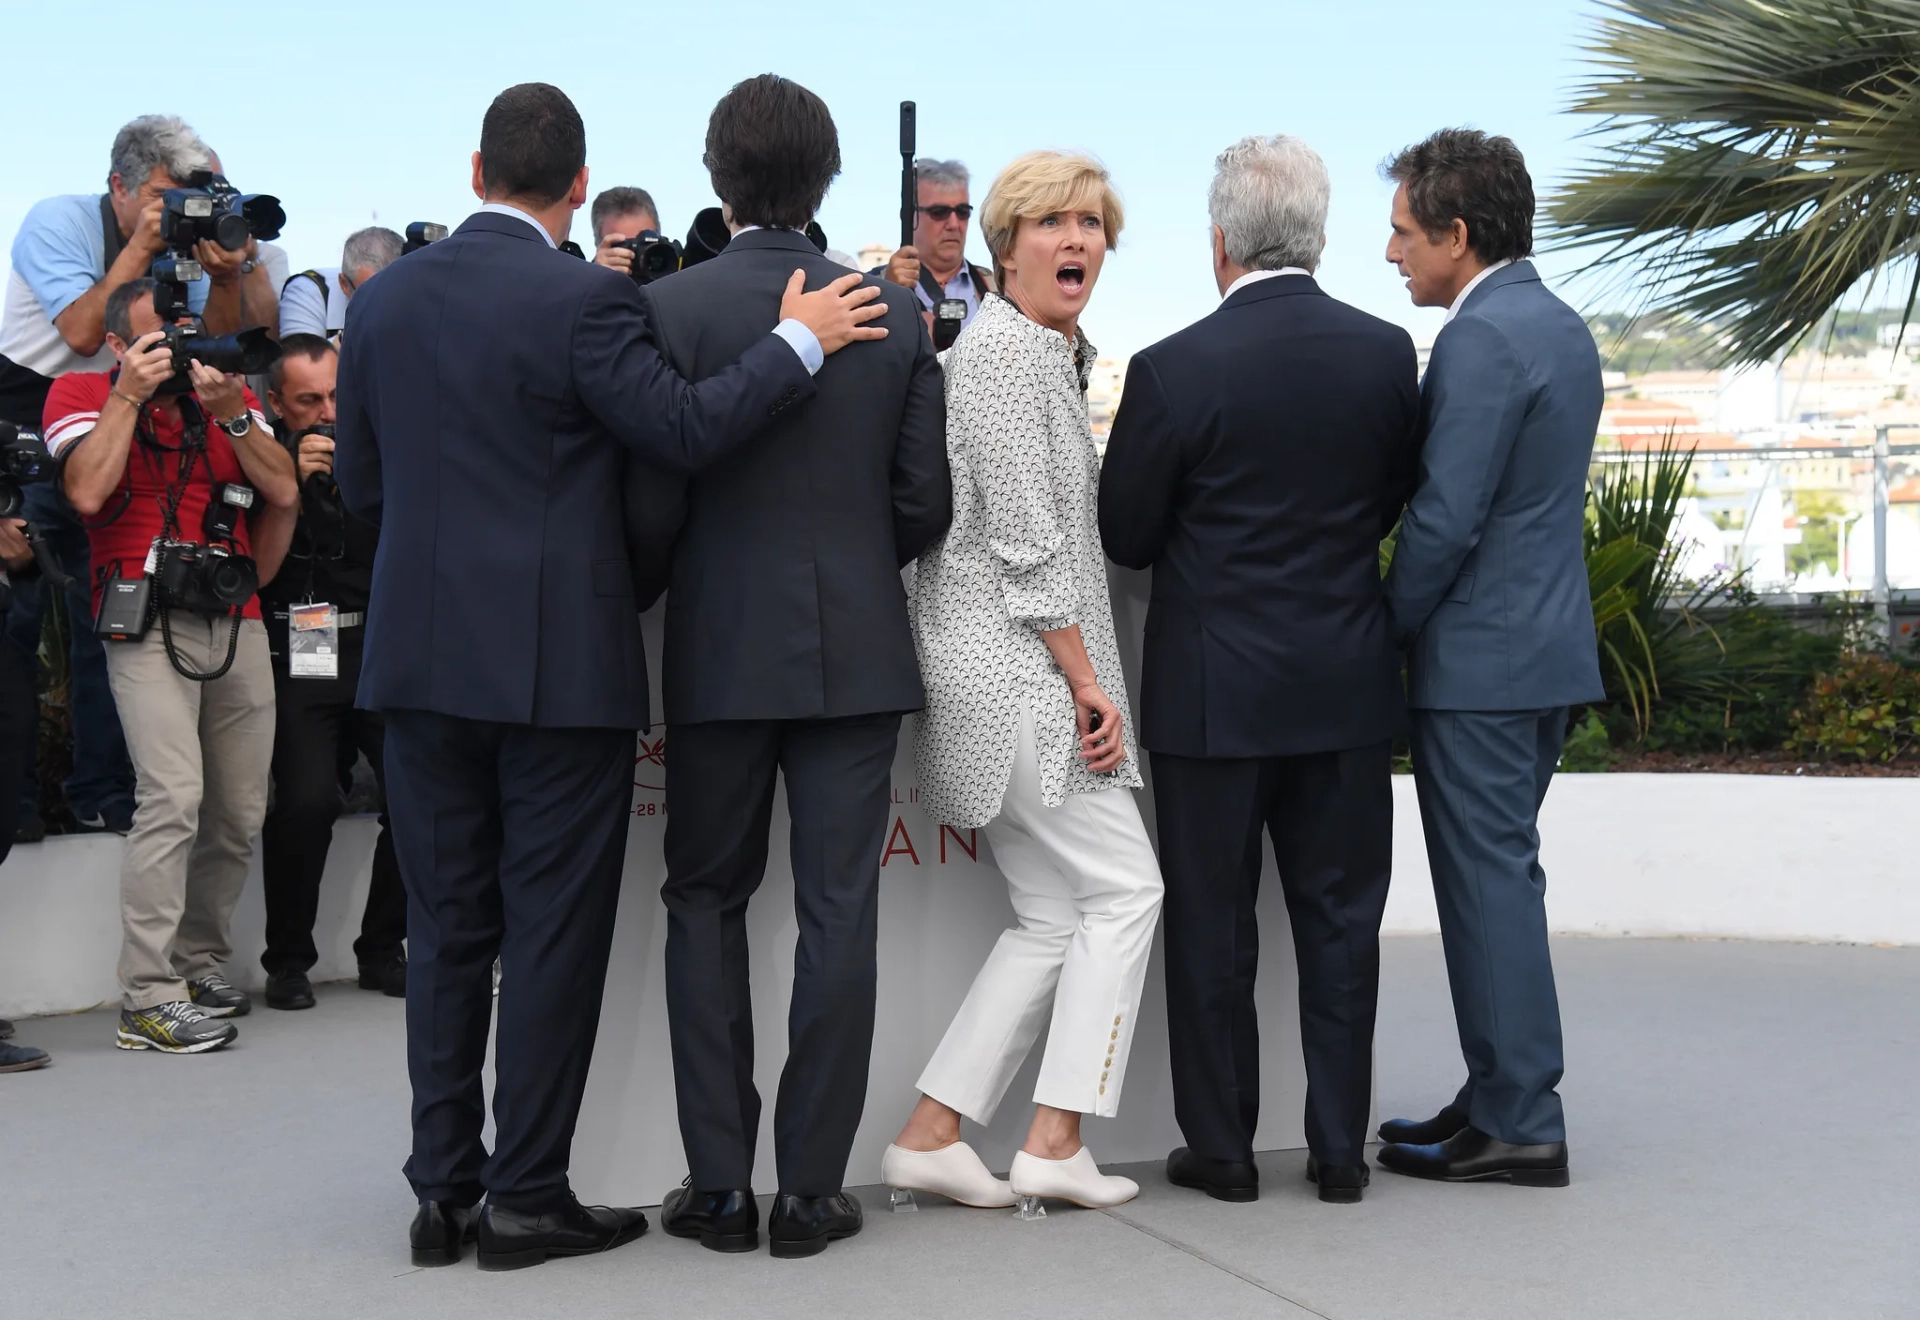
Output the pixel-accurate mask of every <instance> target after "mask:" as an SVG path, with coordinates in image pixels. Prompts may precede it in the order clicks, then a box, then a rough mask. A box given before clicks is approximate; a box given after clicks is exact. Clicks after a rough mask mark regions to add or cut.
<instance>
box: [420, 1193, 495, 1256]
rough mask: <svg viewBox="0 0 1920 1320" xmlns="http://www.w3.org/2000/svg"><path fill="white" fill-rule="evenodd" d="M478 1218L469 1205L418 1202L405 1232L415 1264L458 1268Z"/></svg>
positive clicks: (472, 1235)
mask: <svg viewBox="0 0 1920 1320" xmlns="http://www.w3.org/2000/svg"><path fill="white" fill-rule="evenodd" d="M478 1223H479V1217H478V1216H477V1215H475V1214H474V1213H473V1209H472V1208H471V1207H470V1206H464V1205H455V1204H453V1202H451V1201H422V1202H421V1203H420V1211H419V1213H418V1214H416V1215H414V1217H413V1227H412V1228H409V1229H408V1230H407V1242H408V1244H409V1245H411V1246H412V1248H413V1263H414V1264H415V1265H422V1266H433V1265H458V1264H459V1263H460V1257H461V1254H462V1253H463V1252H465V1251H466V1247H467V1243H469V1242H471V1241H473V1237H474V1232H475V1230H476V1228H477V1227H478Z"/></svg>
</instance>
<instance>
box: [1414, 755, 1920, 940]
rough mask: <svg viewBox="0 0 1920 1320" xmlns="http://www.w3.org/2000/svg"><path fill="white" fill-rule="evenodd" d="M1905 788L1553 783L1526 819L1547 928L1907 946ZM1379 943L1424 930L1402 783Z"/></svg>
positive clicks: (1910, 894)
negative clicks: (1531, 819)
mask: <svg viewBox="0 0 1920 1320" xmlns="http://www.w3.org/2000/svg"><path fill="white" fill-rule="evenodd" d="M1914 820H1920V779H1821V778H1805V777H1800V776H1792V777H1789V776H1785V775H1639V774H1636V775H1628V774H1580V775H1574V774H1563V775H1559V776H1557V777H1556V778H1555V779H1554V781H1553V788H1552V790H1551V791H1550V792H1549V793H1548V794H1547V801H1546V805H1545V806H1544V807H1543V808H1542V809H1541V812H1540V839H1541V847H1540V854H1541V864H1542V865H1543V866H1544V867H1545V868H1546V872H1547V919H1548V921H1549V922H1550V923H1551V925H1552V928H1553V929H1554V930H1555V931H1557V932H1563V933H1567V934H1575V935H1650V936H1666V935H1696V936H1711V937H1724V938H1730V939H1756V940H1808V941H1815V942H1821V941H1830V942H1836V943H1855V944H1920V877H1916V875H1915V868H1914V865H1913V861H1912V859H1911V858H1909V857H1907V856H1906V854H1905V853H1904V852H1903V851H1902V849H1903V847H1904V844H1903V843H1902V842H1901V841H1902V839H1904V838H1905V835H1904V834H1903V833H1902V831H1903V830H1904V829H1905V823H1906V822H1909V821H1914ZM1393 835H1394V838H1393V890H1392V892H1391V894H1390V895H1389V897H1388V900H1387V915H1386V924H1385V929H1386V930H1387V931H1388V932H1389V933H1391V934H1427V933H1431V932H1434V931H1437V930H1438V929H1439V919H1438V916H1437V915H1436V913H1435V910H1434V904H1433V882H1432V878H1431V876H1430V875H1429V873H1428V871H1427V853H1426V847H1425V842H1424V840H1423V839H1422V838H1421V832H1420V808H1419V804H1418V803H1417V802H1416V800H1415V798H1414V791H1413V780H1412V778H1411V777H1410V776H1405V775H1402V776H1398V777H1396V778H1395V780H1394V827H1393Z"/></svg>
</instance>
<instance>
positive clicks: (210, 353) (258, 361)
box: [156, 325, 280, 394]
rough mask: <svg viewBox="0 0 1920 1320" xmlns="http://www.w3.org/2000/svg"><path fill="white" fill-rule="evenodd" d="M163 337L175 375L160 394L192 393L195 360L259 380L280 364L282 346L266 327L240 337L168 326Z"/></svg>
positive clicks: (188, 327)
mask: <svg viewBox="0 0 1920 1320" xmlns="http://www.w3.org/2000/svg"><path fill="white" fill-rule="evenodd" d="M162 333H163V334H165V335H166V337H167V348H168V350H169V351H170V352H172V354H173V375H172V377H171V378H170V379H168V380H167V381H166V382H165V383H164V384H162V385H161V386H160V388H159V390H157V391H156V393H159V394H187V393H190V392H192V390H193V377H191V376H189V375H188V374H187V364H188V363H190V362H193V361H195V360H196V359H197V360H198V361H200V362H201V363H204V364H205V365H206V366H209V367H212V368H213V369H214V370H216V371H224V372H226V373H227V374H228V375H230V376H257V375H260V374H261V373H263V372H264V371H266V369H267V368H268V367H271V366H272V365H273V364H274V363H276V362H278V361H279V360H280V345H279V344H277V343H275V342H274V341H273V336H271V335H269V334H268V333H267V328H266V327H265V326H255V327H254V328H253V329H251V330H242V331H241V332H240V333H239V334H237V335H204V334H201V333H200V332H199V331H197V330H195V329H194V328H193V327H192V326H186V325H169V326H167V327H165V328H164V329H163V331H162Z"/></svg>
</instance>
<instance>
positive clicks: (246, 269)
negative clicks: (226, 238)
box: [240, 257, 260, 275]
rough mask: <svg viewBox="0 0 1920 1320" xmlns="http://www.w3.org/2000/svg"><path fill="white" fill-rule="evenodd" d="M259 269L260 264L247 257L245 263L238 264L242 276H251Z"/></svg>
mask: <svg viewBox="0 0 1920 1320" xmlns="http://www.w3.org/2000/svg"><path fill="white" fill-rule="evenodd" d="M259 269H260V263H259V262H257V261H255V260H254V259H253V258H252V257H248V258H247V259H246V260H245V261H243V262H241V263H240V273H241V274H242V275H251V274H253V272H255V271H256V270H259Z"/></svg>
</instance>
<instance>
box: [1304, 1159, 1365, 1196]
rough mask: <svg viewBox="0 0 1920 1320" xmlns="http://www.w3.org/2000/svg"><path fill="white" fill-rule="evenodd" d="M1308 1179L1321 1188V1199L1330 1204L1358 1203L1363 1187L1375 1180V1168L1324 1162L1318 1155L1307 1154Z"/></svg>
mask: <svg viewBox="0 0 1920 1320" xmlns="http://www.w3.org/2000/svg"><path fill="white" fill-rule="evenodd" d="M1307 1181H1308V1182H1310V1183H1313V1184H1315V1185H1317V1186H1318V1187H1319V1188H1320V1199H1321V1200H1322V1201H1325V1202H1327V1203H1328V1204H1330V1205H1356V1204H1358V1203H1359V1201H1360V1196H1361V1189H1362V1188H1364V1187H1366V1185H1367V1184H1368V1183H1370V1182H1372V1181H1373V1170H1372V1169H1369V1168H1368V1167H1367V1166H1366V1165H1364V1164H1322V1163H1321V1162H1320V1160H1319V1157H1318V1156H1314V1155H1309V1156H1307Z"/></svg>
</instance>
